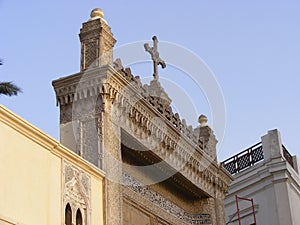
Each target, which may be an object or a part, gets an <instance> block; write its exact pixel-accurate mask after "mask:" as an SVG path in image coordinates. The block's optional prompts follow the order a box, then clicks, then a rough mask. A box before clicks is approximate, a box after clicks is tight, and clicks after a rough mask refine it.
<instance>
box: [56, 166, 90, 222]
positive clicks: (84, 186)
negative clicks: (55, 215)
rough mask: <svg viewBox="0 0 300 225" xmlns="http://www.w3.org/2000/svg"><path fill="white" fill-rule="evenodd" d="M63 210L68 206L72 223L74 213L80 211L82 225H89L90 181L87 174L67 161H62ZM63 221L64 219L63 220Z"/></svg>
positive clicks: (74, 219)
mask: <svg viewBox="0 0 300 225" xmlns="http://www.w3.org/2000/svg"><path fill="white" fill-rule="evenodd" d="M62 179H63V180H62V184H63V185H62V187H63V191H62V193H63V210H65V208H66V205H67V204H69V205H70V206H71V210H72V221H73V223H75V222H74V221H76V212H77V211H78V210H80V212H81V214H82V220H83V222H84V223H83V224H84V225H89V224H90V217H91V216H90V213H91V209H90V193H91V179H90V176H89V175H88V174H86V173H85V172H84V171H82V170H80V169H79V168H78V167H76V166H74V165H72V164H71V163H69V162H67V161H65V160H64V161H63V176H62ZM63 215H64V216H65V213H63ZM63 221H65V218H63Z"/></svg>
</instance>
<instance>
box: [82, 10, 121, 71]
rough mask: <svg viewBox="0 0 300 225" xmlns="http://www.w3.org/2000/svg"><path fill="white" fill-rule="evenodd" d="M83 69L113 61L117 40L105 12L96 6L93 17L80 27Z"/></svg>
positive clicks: (92, 13)
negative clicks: (106, 19)
mask: <svg viewBox="0 0 300 225" xmlns="http://www.w3.org/2000/svg"><path fill="white" fill-rule="evenodd" d="M79 37H80V42H81V65H80V68H81V71H84V70H87V69H89V68H94V67H99V66H103V65H108V64H109V65H111V64H112V62H113V47H114V45H115V43H116V40H115V39H114V37H113V34H112V32H111V30H110V27H109V26H108V25H107V22H106V21H105V19H104V13H103V12H102V10H101V9H99V8H96V9H94V10H93V11H92V12H91V19H90V20H89V21H87V22H85V23H83V24H82V28H81V29H80V34H79Z"/></svg>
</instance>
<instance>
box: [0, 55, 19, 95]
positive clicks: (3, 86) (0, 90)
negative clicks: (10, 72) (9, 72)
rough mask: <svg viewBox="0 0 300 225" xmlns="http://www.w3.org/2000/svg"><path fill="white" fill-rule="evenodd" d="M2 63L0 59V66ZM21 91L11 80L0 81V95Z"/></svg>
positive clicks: (16, 93)
mask: <svg viewBox="0 0 300 225" xmlns="http://www.w3.org/2000/svg"><path fill="white" fill-rule="evenodd" d="M1 65H3V63H2V60H0V66H1ZM20 92H22V90H21V88H19V87H18V86H16V85H15V84H14V83H13V82H12V81H9V82H0V95H8V96H12V95H18V93H20Z"/></svg>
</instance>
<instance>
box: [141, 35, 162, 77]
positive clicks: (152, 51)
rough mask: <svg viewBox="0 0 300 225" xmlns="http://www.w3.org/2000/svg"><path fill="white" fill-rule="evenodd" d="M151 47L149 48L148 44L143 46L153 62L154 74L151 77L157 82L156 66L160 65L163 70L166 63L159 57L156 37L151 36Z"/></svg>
mask: <svg viewBox="0 0 300 225" xmlns="http://www.w3.org/2000/svg"><path fill="white" fill-rule="evenodd" d="M152 40H153V47H150V46H149V44H148V43H146V44H144V47H145V50H146V51H147V52H149V53H150V55H151V58H152V60H153V68H154V73H153V77H154V80H158V65H161V67H162V68H163V69H164V68H166V63H165V62H164V61H163V60H162V59H161V58H160V57H159V53H158V51H157V43H158V40H157V37H156V36H153V37H152Z"/></svg>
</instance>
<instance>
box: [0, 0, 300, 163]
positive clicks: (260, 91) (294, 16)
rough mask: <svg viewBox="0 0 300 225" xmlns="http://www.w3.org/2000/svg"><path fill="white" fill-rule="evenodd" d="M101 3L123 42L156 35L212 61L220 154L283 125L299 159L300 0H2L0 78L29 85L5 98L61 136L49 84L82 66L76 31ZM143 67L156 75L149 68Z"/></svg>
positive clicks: (200, 107) (201, 101)
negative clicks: (222, 108)
mask: <svg viewBox="0 0 300 225" xmlns="http://www.w3.org/2000/svg"><path fill="white" fill-rule="evenodd" d="M95 7H100V8H102V9H103V11H104V13H105V18H106V20H107V22H108V24H109V25H110V26H111V28H112V32H113V33H114V37H115V38H116V39H117V44H116V47H118V46H121V45H124V44H126V43H130V42H135V41H141V40H150V39H151V37H152V36H153V35H154V34H155V35H157V36H158V38H159V40H161V41H167V42H171V43H175V44H177V45H179V46H183V47H185V48H187V49H190V50H192V51H193V52H194V53H195V54H197V55H198V56H199V57H200V58H201V59H202V60H203V61H204V62H205V63H206V64H207V65H208V66H209V68H210V69H211V70H212V71H213V73H214V75H215V78H216V79H217V81H218V83H219V85H220V87H221V89H222V92H223V96H224V99H225V105H226V130H225V138H224V140H223V142H222V144H221V145H220V146H219V149H218V152H219V159H220V160H224V159H225V158H227V157H229V156H231V155H233V154H235V153H237V152H239V151H241V150H243V149H244V148H246V147H248V146H250V145H252V144H255V143H256V142H259V141H260V137H261V136H262V135H264V134H265V133H266V132H267V131H268V130H270V129H274V128H277V129H279V130H280V131H281V134H282V139H283V142H284V144H285V145H286V147H287V148H288V149H289V151H290V152H291V153H292V154H298V155H300V143H299V141H298V139H299V134H300V132H299V126H300V118H299V115H300V101H299V100H298V97H299V96H300V88H299V86H300V67H299V64H300V42H299V40H300V12H299V11H300V3H299V1H296V0H294V1H292V0H286V1H236V0H227V1H201V0H199V1H195V0H194V1H191V0H187V1H174V0H173V1H170V0H164V1H138V0H127V1H124V0H123V1H121V0H116V1H114V0H112V1H108V0H103V1H96V0H94V1H89V0H86V1H71V0H64V1H58V0H52V1H40V0H39V1H38V0H28V1H19V2H18V3H17V4H16V3H15V2H14V1H9V0H0V21H1V35H0V58H1V59H3V61H4V65H3V66H1V67H0V76H1V80H3V81H11V80H12V81H14V82H15V83H16V84H18V85H19V86H20V87H22V89H23V93H22V94H21V95H19V96H18V97H11V98H8V97H5V96H1V97H0V103H1V104H3V105H4V106H6V107H8V108H9V109H11V110H12V111H14V112H15V113H17V114H18V115H20V116H21V117H23V118H25V119H26V120H28V121H29V122H31V123H32V124H34V125H35V126H37V127H38V128H40V129H41V130H43V131H45V132H46V133H48V134H50V135H51V136H53V137H55V138H57V139H59V109H58V108H57V107H56V105H55V104H56V102H55V95H54V91H53V88H52V85H51V81H52V80H54V79H57V78H59V77H63V76H67V75H70V74H73V73H76V72H78V71H79V61H80V43H79V39H78V33H79V30H80V28H81V24H82V22H85V21H87V20H88V19H89V14H90V11H91V10H92V9H93V8H95ZM145 68H149V71H148V72H147V73H151V71H150V70H151V66H149V65H146V67H145ZM145 68H144V69H142V68H141V66H136V67H134V72H135V73H138V75H140V76H141V77H143V73H145V71H146V69H145ZM161 73H163V74H164V76H165V77H168V79H172V73H176V72H174V71H173V70H172V68H169V70H167V69H166V70H164V71H161ZM169 73H170V74H169ZM146 75H147V74H146ZM146 75H145V76H146ZM174 79H176V76H174ZM187 91H188V94H189V96H190V97H191V98H192V99H193V100H194V102H195V104H196V108H197V111H198V112H199V113H200V114H201V113H204V114H207V115H208V116H209V115H210V112H209V107H208V103H207V100H205V97H203V96H201V92H200V94H199V92H193V88H191V90H187ZM183 117H184V115H183ZM195 120H196V119H195ZM188 122H189V123H190V124H193V125H196V124H197V123H196V122H195V121H188Z"/></svg>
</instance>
